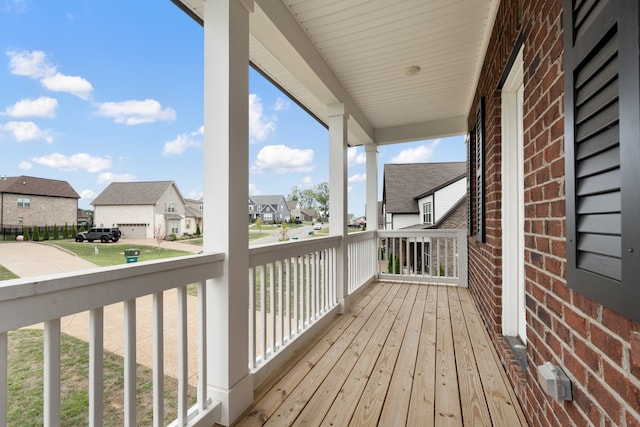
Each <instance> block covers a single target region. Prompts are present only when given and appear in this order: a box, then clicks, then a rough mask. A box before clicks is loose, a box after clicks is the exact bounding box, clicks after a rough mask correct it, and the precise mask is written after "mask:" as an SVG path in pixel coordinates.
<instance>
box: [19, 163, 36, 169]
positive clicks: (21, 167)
mask: <svg viewBox="0 0 640 427" xmlns="http://www.w3.org/2000/svg"><path fill="white" fill-rule="evenodd" d="M18 167H19V168H20V169H22V170H23V171H28V170H30V169H31V168H32V167H33V165H32V164H31V163H29V162H20V164H19V165H18Z"/></svg>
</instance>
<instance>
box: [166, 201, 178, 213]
mask: <svg viewBox="0 0 640 427" xmlns="http://www.w3.org/2000/svg"><path fill="white" fill-rule="evenodd" d="M175 211H176V204H175V203H173V202H169V204H168V205H167V212H175Z"/></svg>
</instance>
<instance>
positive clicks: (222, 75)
mask: <svg viewBox="0 0 640 427" xmlns="http://www.w3.org/2000/svg"><path fill="white" fill-rule="evenodd" d="M252 11H253V0H205V2H204V155H203V156H204V215H203V224H204V242H203V249H204V252H205V253H220V252H223V253H224V254H225V259H224V275H223V277H220V278H216V279H212V280H207V286H206V293H207V305H206V307H207V308H206V314H207V316H206V318H207V319H206V330H207V358H206V365H207V385H208V389H209V392H208V395H209V397H211V398H213V399H215V400H218V401H220V402H221V403H222V418H221V420H220V421H219V423H220V424H223V425H229V424H230V423H232V422H233V421H234V420H235V419H236V418H237V417H238V416H239V415H241V414H242V412H243V411H244V410H245V409H246V408H247V407H249V405H250V404H251V403H252V401H253V378H252V376H251V374H250V372H249V339H248V336H249V333H248V331H249V320H248V314H247V313H248V309H249V286H248V280H247V277H248V276H247V274H248V273H247V272H248V269H249V261H248V259H249V246H248V239H249V237H248V228H247V216H246V211H247V199H248V196H249V194H248V193H249V190H248V187H249V170H248V168H249V166H248V165H249V106H248V102H249V101H248V100H249V14H250V13H251V12H252Z"/></svg>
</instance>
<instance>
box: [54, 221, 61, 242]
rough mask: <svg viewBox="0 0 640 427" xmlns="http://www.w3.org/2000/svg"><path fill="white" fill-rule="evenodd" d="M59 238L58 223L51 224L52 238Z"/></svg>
mask: <svg viewBox="0 0 640 427" xmlns="http://www.w3.org/2000/svg"><path fill="white" fill-rule="evenodd" d="M59 238H60V231H59V230H58V224H53V240H58V239H59Z"/></svg>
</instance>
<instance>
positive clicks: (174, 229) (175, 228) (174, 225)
mask: <svg viewBox="0 0 640 427" xmlns="http://www.w3.org/2000/svg"><path fill="white" fill-rule="evenodd" d="M169 228H170V229H171V234H178V233H179V232H180V223H179V222H178V221H170V222H169Z"/></svg>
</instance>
